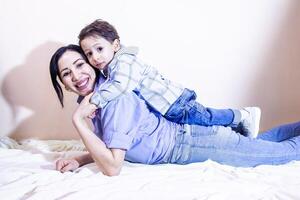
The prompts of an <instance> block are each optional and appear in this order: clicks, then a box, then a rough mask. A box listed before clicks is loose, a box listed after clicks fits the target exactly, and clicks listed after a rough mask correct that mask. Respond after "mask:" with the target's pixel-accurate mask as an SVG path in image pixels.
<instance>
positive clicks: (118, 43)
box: [113, 39, 121, 52]
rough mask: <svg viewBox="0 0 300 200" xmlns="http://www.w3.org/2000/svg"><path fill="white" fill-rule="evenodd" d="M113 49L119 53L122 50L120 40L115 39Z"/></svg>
mask: <svg viewBox="0 0 300 200" xmlns="http://www.w3.org/2000/svg"><path fill="white" fill-rule="evenodd" d="M113 48H114V51H115V52H117V51H119V50H120V48H121V45H120V40H119V39H115V40H114V42H113Z"/></svg>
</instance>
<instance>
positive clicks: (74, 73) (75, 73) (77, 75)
mask: <svg viewBox="0 0 300 200" xmlns="http://www.w3.org/2000/svg"><path fill="white" fill-rule="evenodd" d="M72 75H73V76H72V81H77V80H78V79H79V73H78V72H76V71H75V72H74V71H73V72H72Z"/></svg>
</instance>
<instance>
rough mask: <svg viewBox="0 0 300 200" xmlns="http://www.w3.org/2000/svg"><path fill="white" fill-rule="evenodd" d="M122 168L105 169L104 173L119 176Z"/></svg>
mask: <svg viewBox="0 0 300 200" xmlns="http://www.w3.org/2000/svg"><path fill="white" fill-rule="evenodd" d="M120 172H121V168H111V169H107V170H105V171H103V174H104V175H106V176H118V175H120Z"/></svg>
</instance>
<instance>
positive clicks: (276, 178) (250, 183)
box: [0, 148, 300, 200]
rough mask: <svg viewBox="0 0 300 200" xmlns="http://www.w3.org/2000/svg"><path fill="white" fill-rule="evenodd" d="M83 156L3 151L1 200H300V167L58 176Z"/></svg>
mask: <svg viewBox="0 0 300 200" xmlns="http://www.w3.org/2000/svg"><path fill="white" fill-rule="evenodd" d="M82 153H83V151H62V152H53V151H43V150H38V149H36V150H34V149H29V150H28V149H27V150H22V149H6V148H0V199H3V200H10V199H21V200H25V199H26V200H27V199H37V200H47V199H56V200H58V199H72V200H73V199H80V200H82V199H89V200H91V199H97V200H99V199H105V200H115V199H126V200H127V199H138V200H141V199H142V200H147V199H149V200H153V199H172V200H176V199H183V200H187V199H191V200H196V199H220V200H224V199H230V200H232V199H239V200H241V199H243V200H244V199H251V200H253V199H284V200H288V199H293V200H295V199H300V161H293V162H290V163H288V164H285V165H280V166H266V165H264V166H258V167H255V168H235V167H231V166H226V165H220V164H218V163H216V162H213V161H210V160H208V161H206V162H203V163H194V164H189V165H172V164H164V165H143V164H133V163H129V162H125V163H124V166H123V168H122V171H121V174H120V175H119V176H116V177H107V176H104V175H103V174H102V173H101V172H99V171H98V169H97V167H96V165H95V164H94V163H92V164H89V165H86V166H83V167H81V168H79V169H78V170H76V171H75V172H66V173H60V172H58V171H55V170H54V168H55V165H54V163H55V160H56V159H58V158H62V157H70V156H74V155H78V154H82Z"/></svg>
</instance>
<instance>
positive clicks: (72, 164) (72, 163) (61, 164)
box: [56, 158, 79, 173]
mask: <svg viewBox="0 0 300 200" xmlns="http://www.w3.org/2000/svg"><path fill="white" fill-rule="evenodd" d="M78 167H79V162H78V161H77V160H76V159H74V158H73V159H72V158H71V159H65V158H64V159H59V160H57V161H56V170H58V171H60V172H62V173H64V172H67V171H73V170H75V169H77V168H78Z"/></svg>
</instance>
